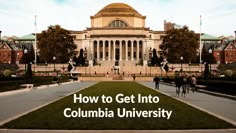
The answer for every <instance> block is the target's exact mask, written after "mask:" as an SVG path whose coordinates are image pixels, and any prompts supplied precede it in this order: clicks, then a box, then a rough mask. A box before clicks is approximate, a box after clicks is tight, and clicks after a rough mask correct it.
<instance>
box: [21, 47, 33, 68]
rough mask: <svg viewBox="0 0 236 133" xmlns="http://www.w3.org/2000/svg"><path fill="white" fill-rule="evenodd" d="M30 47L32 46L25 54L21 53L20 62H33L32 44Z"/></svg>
mask: <svg viewBox="0 0 236 133" xmlns="http://www.w3.org/2000/svg"><path fill="white" fill-rule="evenodd" d="M31 47H32V48H31V50H30V51H29V50H28V53H27V54H23V56H22V57H21V59H20V63H26V64H27V63H29V62H32V63H33V61H34V59H35V56H34V49H33V46H31ZM23 52H24V51H23Z"/></svg>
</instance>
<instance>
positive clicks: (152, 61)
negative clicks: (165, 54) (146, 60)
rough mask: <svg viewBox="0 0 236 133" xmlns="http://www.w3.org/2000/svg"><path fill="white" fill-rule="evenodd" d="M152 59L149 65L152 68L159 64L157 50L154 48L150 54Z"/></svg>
mask: <svg viewBox="0 0 236 133" xmlns="http://www.w3.org/2000/svg"><path fill="white" fill-rule="evenodd" d="M152 55H153V56H152V58H151V65H152V66H154V65H160V62H159V59H158V56H157V50H156V49H155V48H154V49H153V54H152Z"/></svg>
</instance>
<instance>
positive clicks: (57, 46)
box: [38, 25, 76, 63]
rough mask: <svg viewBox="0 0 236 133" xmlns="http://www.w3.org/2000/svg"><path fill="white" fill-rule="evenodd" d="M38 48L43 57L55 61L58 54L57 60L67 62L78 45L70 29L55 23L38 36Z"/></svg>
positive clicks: (50, 61)
mask: <svg viewBox="0 0 236 133" xmlns="http://www.w3.org/2000/svg"><path fill="white" fill-rule="evenodd" d="M38 48H39V50H40V51H39V54H40V58H41V59H44V60H45V61H47V62H49V63H53V56H56V62H58V63H65V62H68V60H69V58H70V57H71V55H72V54H73V50H74V49H76V45H75V44H74V41H73V37H72V36H71V35H70V31H68V30H65V29H63V28H61V27H60V26H59V25H55V26H49V27H48V29H47V30H46V31H42V33H41V34H40V35H39V36H38Z"/></svg>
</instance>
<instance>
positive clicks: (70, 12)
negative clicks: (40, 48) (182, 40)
mask: <svg viewBox="0 0 236 133" xmlns="http://www.w3.org/2000/svg"><path fill="white" fill-rule="evenodd" d="M112 2H117V1H114V0H106V1H104V0H40V1H32V0H21V1H19V0H11V1H6V0H0V3H1V5H0V18H1V20H2V21H1V24H0V30H1V31H3V33H2V34H3V35H17V36H22V35H25V34H29V33H32V32H34V16H35V15H37V31H38V32H41V31H42V30H46V29H47V27H48V26H50V25H55V24H59V25H61V26H62V27H63V28H66V29H68V30H85V29H86V27H90V16H92V15H94V14H96V13H97V12H98V11H99V10H101V9H102V8H103V7H105V6H106V5H107V4H110V3H112ZM119 2H124V3H127V4H129V5H130V6H132V7H133V8H135V9H136V10H137V11H138V12H139V13H141V14H142V15H145V16H147V18H146V27H150V28H151V29H153V30H159V31H161V30H163V22H164V20H168V21H171V22H175V23H177V24H180V25H187V26H189V28H190V29H192V30H194V31H195V32H199V21H200V20H199V16H200V15H202V21H203V25H202V31H203V32H205V33H208V34H212V35H215V36H220V35H233V34H234V30H236V25H235V23H236V17H235V14H236V8H234V7H236V1H233V0H225V1H222V0H207V1H205V0H191V1H186V0H148V1H147V0H119Z"/></svg>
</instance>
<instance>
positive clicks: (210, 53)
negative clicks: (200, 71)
mask: <svg viewBox="0 0 236 133" xmlns="http://www.w3.org/2000/svg"><path fill="white" fill-rule="evenodd" d="M208 52H209V64H210V70H209V71H210V75H209V76H210V78H211V56H212V49H211V48H210V49H209V51H208Z"/></svg>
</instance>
